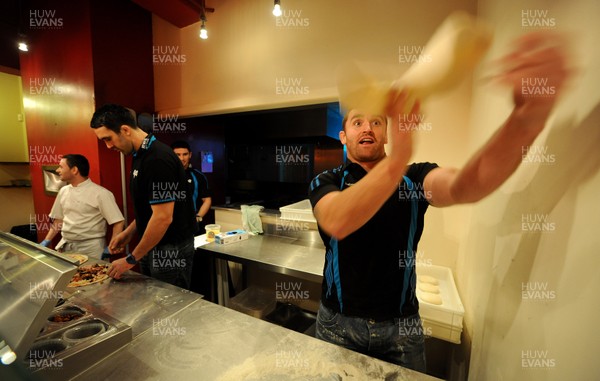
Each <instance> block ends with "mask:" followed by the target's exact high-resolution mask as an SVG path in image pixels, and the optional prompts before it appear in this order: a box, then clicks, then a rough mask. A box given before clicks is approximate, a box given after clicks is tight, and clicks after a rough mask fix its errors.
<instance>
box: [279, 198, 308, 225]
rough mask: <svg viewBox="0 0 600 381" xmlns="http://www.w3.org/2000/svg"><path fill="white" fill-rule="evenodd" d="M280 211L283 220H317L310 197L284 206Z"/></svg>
mask: <svg viewBox="0 0 600 381" xmlns="http://www.w3.org/2000/svg"><path fill="white" fill-rule="evenodd" d="M279 211H280V212H281V219H283V220H291V221H304V222H317V220H316V219H315V216H314V214H313V211H312V206H311V205H310V200H308V199H306V200H302V201H298V202H296V203H294V204H290V205H286V206H282V207H281V208H279Z"/></svg>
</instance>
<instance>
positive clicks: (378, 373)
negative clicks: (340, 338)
mask: <svg viewBox="0 0 600 381" xmlns="http://www.w3.org/2000/svg"><path fill="white" fill-rule="evenodd" d="M80 379H90V380H104V379H109V380H113V379H114V380H132V379H135V380H166V379H172V380H177V381H183V380H218V381H238V380H246V381H251V380H273V381H282V380H311V381H312V380H345V379H351V380H437V379H436V378H433V377H430V376H428V375H425V374H422V373H418V372H414V371H411V370H408V369H405V368H402V367H399V366H396V365H393V364H389V363H386V362H383V361H380V360H377V359H373V358H371V357H368V356H365V355H362V354H359V353H356V352H353V351H350V350H347V349H344V348H342V347H339V346H337V345H333V344H330V343H326V342H324V341H321V340H318V339H315V338H312V337H309V336H306V335H303V334H300V333H297V332H293V331H290V330H288V329H285V328H282V327H279V326H277V325H274V324H271V323H268V322H265V321H262V320H259V319H255V318H252V317H250V316H247V315H244V314H241V313H239V312H236V311H233V310H230V309H228V308H225V307H221V306H219V305H216V304H213V303H210V302H207V301H204V300H196V301H195V302H193V303H192V304H190V305H188V306H187V307H185V308H183V309H182V310H181V311H179V312H177V313H175V314H173V315H171V316H169V317H168V318H165V319H164V321H163V322H162V323H161V324H160V325H159V326H155V327H153V329H151V330H147V331H145V332H143V333H141V334H139V335H138V336H137V337H136V338H134V340H133V342H132V343H131V344H130V345H129V346H127V347H125V348H124V349H122V350H121V351H119V352H117V353H115V354H114V355H113V356H111V357H109V358H107V359H106V360H104V361H102V362H100V363H98V364H97V365H96V366H95V367H94V368H92V369H90V370H88V371H87V372H85V373H83V374H82V375H80Z"/></svg>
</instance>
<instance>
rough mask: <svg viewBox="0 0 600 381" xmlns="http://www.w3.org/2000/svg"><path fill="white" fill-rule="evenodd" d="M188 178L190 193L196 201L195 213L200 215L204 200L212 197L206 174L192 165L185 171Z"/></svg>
mask: <svg viewBox="0 0 600 381" xmlns="http://www.w3.org/2000/svg"><path fill="white" fill-rule="evenodd" d="M185 174H186V176H187V182H188V186H189V189H190V191H191V192H192V200H193V201H194V211H195V212H196V213H198V211H199V210H200V207H201V206H202V199H203V198H207V197H210V190H209V189H208V180H207V179H206V176H205V175H204V173H202V172H200V171H199V170H197V169H196V168H192V165H191V164H190V166H189V167H188V169H187V170H186V171H185Z"/></svg>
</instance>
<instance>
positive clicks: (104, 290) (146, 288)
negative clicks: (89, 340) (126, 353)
mask: <svg viewBox="0 0 600 381" xmlns="http://www.w3.org/2000/svg"><path fill="white" fill-rule="evenodd" d="M96 262H99V263H103V262H101V261H96ZM90 263H91V262H88V263H87V264H90ZM72 291H73V292H75V291H79V292H80V294H79V295H77V297H78V298H79V297H80V298H83V299H85V300H86V302H87V303H89V304H91V305H93V306H94V307H97V308H100V309H102V310H103V311H104V312H105V313H107V314H108V315H110V316H112V317H114V318H116V319H118V320H120V321H122V322H123V323H125V324H127V325H129V326H130V327H131V329H132V333H133V337H134V338H135V337H136V336H139V335H140V334H142V333H144V332H145V331H147V330H150V329H151V328H152V327H153V325H155V324H156V323H157V322H159V321H161V319H164V318H167V317H169V316H171V315H173V314H174V313H176V312H178V311H181V310H182V309H184V308H185V307H187V306H189V305H190V304H192V303H194V302H195V301H197V300H199V299H201V298H202V295H199V294H196V293H193V292H190V291H188V290H184V289H182V288H179V287H176V286H173V285H171V284H168V283H165V282H161V281H159V280H156V279H154V278H150V277H147V276H144V275H142V274H139V273H136V272H133V271H128V272H126V273H125V274H124V275H123V277H122V278H121V279H120V280H114V279H110V278H109V279H108V280H106V281H104V282H102V283H96V284H91V285H89V286H85V287H79V288H78V289H74V290H72Z"/></svg>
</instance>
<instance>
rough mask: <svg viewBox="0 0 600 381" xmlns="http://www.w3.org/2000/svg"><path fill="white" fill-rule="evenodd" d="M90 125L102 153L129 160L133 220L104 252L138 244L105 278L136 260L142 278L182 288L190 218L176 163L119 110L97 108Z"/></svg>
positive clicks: (190, 247) (190, 250) (186, 280)
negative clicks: (112, 152)
mask: <svg viewBox="0 0 600 381" xmlns="http://www.w3.org/2000/svg"><path fill="white" fill-rule="evenodd" d="M90 124H91V127H92V128H93V129H94V133H95V134H96V136H97V137H98V139H99V140H102V141H103V142H104V143H105V144H106V146H107V147H108V148H110V149H114V150H117V151H120V152H122V153H124V154H125V155H130V154H131V155H133V163H132V168H131V175H130V180H129V181H130V182H129V184H130V191H131V196H132V199H133V206H134V211H135V220H134V221H133V222H132V223H131V224H130V225H129V226H128V227H127V228H126V229H125V230H124V231H123V232H122V233H121V234H119V235H118V236H116V237H114V238H113V239H112V240H111V242H110V244H109V248H110V249H111V251H112V252H117V251H118V250H120V249H121V250H122V248H123V247H124V246H125V245H126V244H127V243H129V242H130V241H131V239H132V238H133V235H134V234H135V233H136V232H137V233H138V235H139V236H140V241H139V243H138V244H137V245H136V247H135V249H134V250H133V251H132V252H131V253H129V254H128V255H127V257H126V258H121V259H118V260H116V261H114V262H112V264H111V267H110V269H109V275H110V276H111V277H113V278H115V279H119V278H120V277H121V275H122V274H123V273H124V272H125V271H127V270H129V269H131V268H132V267H133V266H134V265H135V264H136V263H137V262H138V261H139V262H140V268H141V270H142V273H144V274H146V275H149V276H152V277H154V278H156V279H160V280H162V281H165V282H168V283H171V284H174V285H176V286H179V287H182V288H186V289H188V288H189V286H190V280H191V273H192V260H193V255H194V231H195V229H196V219H195V217H194V208H193V201H192V197H191V195H190V194H189V190H188V186H187V180H186V176H185V171H184V169H183V166H182V165H181V162H180V161H179V159H178V158H177V156H176V155H175V154H174V153H173V150H172V149H171V148H170V147H169V146H167V145H166V144H164V143H162V142H160V141H158V140H157V139H156V137H155V136H154V135H152V134H151V133H147V132H145V131H144V130H142V129H141V128H138V127H137V124H136V122H135V117H134V115H133V113H132V112H131V111H130V110H129V109H127V108H125V107H123V106H119V105H114V104H109V105H105V106H102V107H101V108H99V109H98V110H97V111H96V112H95V113H94V116H93V117H92V120H91V123H90Z"/></svg>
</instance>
